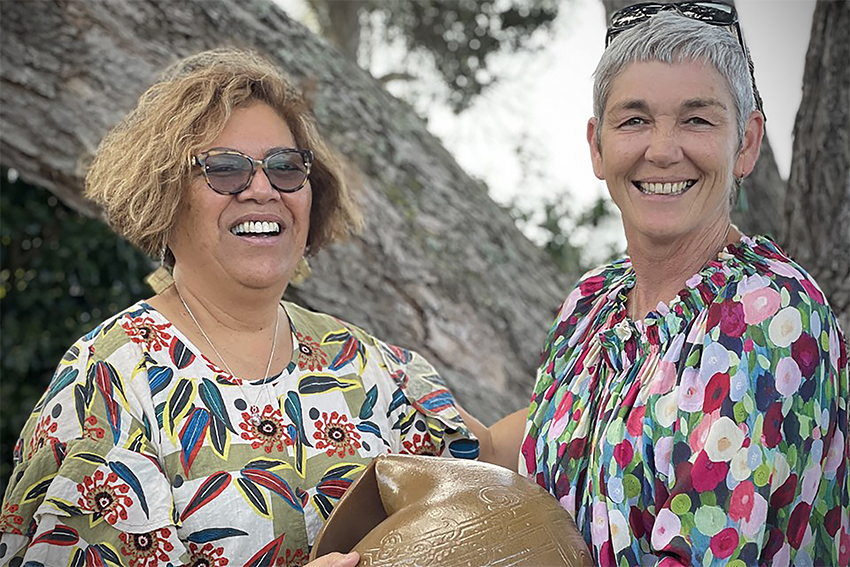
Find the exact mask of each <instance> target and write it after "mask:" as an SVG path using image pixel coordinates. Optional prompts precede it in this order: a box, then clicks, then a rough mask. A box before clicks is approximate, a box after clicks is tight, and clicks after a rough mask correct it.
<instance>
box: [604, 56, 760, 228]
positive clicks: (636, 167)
mask: <svg viewBox="0 0 850 567" xmlns="http://www.w3.org/2000/svg"><path fill="white" fill-rule="evenodd" d="M761 120H762V119H761V115H760V114H758V113H753V116H751V117H750V119H749V120H748V122H747V127H746V131H745V134H744V140H743V142H742V143H741V144H740V147H739V143H738V134H737V130H736V124H735V103H734V100H733V98H732V94H731V93H730V91H729V88H728V86H727V85H726V81H725V80H724V79H723V77H722V76H721V75H720V74H719V73H718V72H717V70H716V69H714V67H713V66H711V65H710V64H704V63H702V62H698V61H686V62H680V63H673V64H668V63H662V62H657V61H648V62H636V63H631V64H630V65H629V66H627V67H626V68H625V69H624V70H623V71H622V72H621V73H620V74H619V75H617V77H616V78H615V79H614V80H613V81H612V82H611V89H610V95H609V97H608V101H607V104H606V107H605V114H604V119H603V121H602V124H601V125H598V124H597V122H596V120H595V119H591V120H590V122H589V123H588V129H587V137H588V143H589V144H590V149H591V157H592V160H593V170H594V173H595V174H596V176H597V177H599V178H600V179H604V180H605V181H606V184H607V186H608V191H609V193H610V194H611V198H612V199H613V200H614V202H615V203H616V205H617V207H618V208H619V209H620V211H621V213H622V216H623V224H624V226H625V229H626V234H627V236H628V235H630V234H632V235H634V234H637V233H639V234H642V235H644V236H646V237H648V238H650V239H664V240H665V241H671V240H675V239H681V238H688V237H696V238H699V237H700V234H701V232H702V231H703V230H705V229H706V228H707V227H710V226H713V225H714V226H716V225H717V223H718V222H725V219H728V217H729V213H730V206H729V200H730V191H731V190H732V186H733V182H734V178H735V177H743V176H745V175H747V174H749V173H750V171H752V168H753V165H754V164H755V160H756V158H757V157H758V147H759V142H760V140H761V135H760V134H761V124H762V123H761ZM597 128H599V129H600V131H599V132H598V134H599V144H598V145H597V142H596V140H597V131H596V129H597Z"/></svg>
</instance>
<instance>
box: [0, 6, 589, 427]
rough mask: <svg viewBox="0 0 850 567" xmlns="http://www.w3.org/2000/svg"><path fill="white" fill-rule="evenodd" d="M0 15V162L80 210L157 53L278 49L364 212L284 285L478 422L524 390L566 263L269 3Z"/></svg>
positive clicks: (364, 77)
mask: <svg viewBox="0 0 850 567" xmlns="http://www.w3.org/2000/svg"><path fill="white" fill-rule="evenodd" d="M0 22H2V32H3V33H2V66H0V81H1V82H0V86H1V87H2V89H1V90H0V97H2V98H1V99H0V120H2V128H3V137H2V141H0V144H2V145H0V156H2V163H3V165H6V166H9V167H13V168H15V169H17V170H18V171H19V172H20V174H21V176H22V177H23V178H24V179H25V180H27V181H29V182H31V183H35V184H39V185H42V186H45V187H47V188H48V189H50V190H51V191H53V192H54V193H55V194H56V195H58V196H60V197H61V198H62V199H63V200H64V201H65V202H67V203H69V204H71V205H73V206H74V207H75V208H76V209H77V210H80V211H84V212H86V213H89V214H95V213H96V211H95V208H94V207H93V206H92V205H91V204H90V203H88V202H86V201H84V200H83V199H82V198H81V197H80V191H81V188H82V183H83V175H84V164H85V163H86V161H87V160H88V159H90V157H91V155H92V154H93V152H94V151H95V149H96V147H97V144H98V142H99V140H100V139H101V137H102V136H103V135H104V133H105V132H106V131H107V129H108V128H110V127H111V126H112V125H114V124H115V123H116V122H117V121H118V120H119V119H120V118H121V117H122V116H123V115H124V114H125V113H126V112H127V111H128V110H129V109H130V108H132V106H133V105H134V104H135V101H136V100H137V98H138V96H139V95H140V94H141V93H142V92H143V90H144V89H145V88H146V87H147V86H148V85H149V84H150V83H151V82H152V81H153V80H154V78H155V77H156V75H157V73H158V71H159V70H160V69H162V68H163V67H164V66H165V65H166V64H168V63H170V62H172V61H174V60H175V59H176V58H178V57H182V56H185V55H188V54H191V53H194V52H197V51H199V50H202V49H207V48H211V47H215V46H219V45H221V44H222V43H224V44H227V43H230V44H236V45H239V46H245V47H251V48H254V49H257V50H258V51H260V52H262V53H265V54H267V55H269V56H270V57H272V58H273V59H274V60H276V61H277V62H278V63H279V64H280V65H281V67H282V68H283V69H284V70H285V71H286V72H287V73H289V74H290V76H291V77H293V78H294V80H295V82H296V83H297V84H300V85H302V87H303V88H304V89H305V90H307V91H309V92H311V93H312V95H311V97H310V98H311V99H312V100H313V102H314V107H315V113H316V116H317V119H318V122H319V125H320V128H321V130H322V131H323V133H324V135H325V137H326V138H327V139H328V141H329V142H330V144H331V145H332V146H333V147H335V148H336V149H337V150H338V152H339V153H340V154H342V155H343V156H345V157H346V161H347V175H348V180H349V181H350V182H351V185H352V186H353V188H354V190H355V194H356V197H357V199H358V200H359V202H360V203H361V204H362V206H363V209H364V216H365V218H366V221H367V222H366V227H365V230H364V231H363V233H362V235H360V236H359V237H357V238H354V239H353V240H351V241H349V242H347V243H343V244H339V245H335V246H332V247H330V248H329V249H327V250H325V251H323V252H321V253H320V254H319V255H318V256H317V257H316V258H315V259H314V260H312V261H311V263H312V268H313V276H312V278H311V279H310V280H308V281H307V282H306V283H305V284H303V285H302V286H300V287H298V288H296V289H292V290H291V292H292V296H293V297H294V298H295V299H296V300H297V301H298V302H300V303H301V304H303V305H306V306H307V307H310V308H313V309H317V310H321V311H326V312H329V313H332V314H334V315H336V316H338V317H341V318H343V319H346V320H349V321H351V322H353V323H355V324H358V325H360V326H362V327H364V328H365V329H367V330H368V331H370V332H372V333H374V334H376V335H377V336H379V337H382V338H385V339H386V340H389V341H391V342H394V343H396V344H400V345H403V346H407V347H410V348H414V349H416V350H418V351H419V352H421V353H422V354H423V355H425V356H426V357H427V358H428V359H429V360H431V362H432V363H433V364H434V365H435V366H436V367H437V369H438V370H439V371H440V372H441V374H442V375H443V377H444V378H445V379H446V380H447V382H448V383H449V385H450V387H452V388H453V389H454V391H455V393H456V394H457V396H458V397H459V399H460V400H461V402H462V403H463V404H464V405H466V406H467V408H468V409H469V410H470V411H472V412H473V413H474V414H477V415H478V416H480V418H481V419H482V420H484V421H486V422H492V421H493V420H495V419H496V418H498V417H501V416H502V415H504V414H505V413H506V412H508V411H512V410H514V409H517V408H519V407H522V406H524V405H525V404H527V403H528V398H529V394H530V391H531V388H532V385H533V380H534V375H535V369H536V366H537V360H538V354H539V352H540V348H541V345H542V344H543V340H544V338H545V335H546V332H547V330H548V328H549V327H550V325H551V323H552V320H553V317H554V313H555V311H556V309H557V308H558V306H559V303H560V302H561V301H562V300H563V298H564V296H565V294H566V292H567V290H568V289H569V287H570V285H571V283H572V282H573V281H574V278H575V274H573V275H571V276H567V275H564V274H559V273H557V272H556V271H555V270H554V269H553V268H552V267H551V264H550V262H549V261H548V260H547V258H546V257H545V256H544V254H543V253H542V251H541V250H540V249H538V248H537V247H536V246H534V245H533V244H532V243H531V242H530V241H529V240H527V239H526V238H525V237H524V236H523V235H522V234H521V233H520V232H519V230H518V229H517V228H516V226H515V224H514V222H513V220H512V219H511V217H510V215H509V214H508V212H507V211H506V210H505V209H503V208H501V207H499V206H498V205H496V204H495V203H494V202H493V201H492V200H491V199H490V198H489V197H488V195H487V191H486V190H485V188H483V187H482V186H481V185H480V184H479V183H477V182H476V181H474V180H472V179H471V178H470V177H469V176H468V175H466V174H465V173H464V172H463V171H462V170H461V168H460V167H459V166H458V165H457V163H456V162H455V160H454V158H453V157H452V156H451V155H450V154H449V153H448V152H447V151H446V150H445V149H444V148H443V147H442V146H441V144H440V143H439V141H437V139H436V138H434V137H433V136H432V135H430V134H429V133H428V132H427V130H426V127H425V125H424V123H423V122H422V121H421V120H420V119H419V118H418V117H416V116H415V115H414V114H413V113H412V111H411V110H410V109H409V108H408V106H407V105H405V104H403V103H401V102H400V101H398V100H396V99H395V98H393V97H392V96H390V95H389V94H388V93H387V92H386V91H384V90H383V88H382V87H381V86H380V84H379V83H378V82H377V81H375V80H374V79H372V78H371V77H370V76H369V75H368V74H367V73H365V72H364V71H362V70H360V69H359V68H357V67H356V66H355V65H354V64H353V63H352V62H350V61H349V60H348V59H347V58H345V57H341V56H340V53H339V52H338V51H337V50H336V49H335V48H333V47H331V46H330V45H329V44H328V43H327V42H324V41H321V40H320V39H318V38H317V37H315V36H314V35H313V34H311V33H310V32H309V31H308V30H306V29H305V28H304V27H302V26H301V25H299V24H298V23H296V22H294V21H292V20H291V19H290V18H289V17H287V15H286V14H285V13H284V12H283V11H282V10H281V9H280V8H279V7H277V6H276V5H275V4H272V3H271V2H268V1H267V0H205V1H203V2H171V1H169V2H155V1H153V0H136V1H133V2H103V1H87V2H78V1H57V2H52V1H51V2H47V1H39V2H33V1H30V2H0Z"/></svg>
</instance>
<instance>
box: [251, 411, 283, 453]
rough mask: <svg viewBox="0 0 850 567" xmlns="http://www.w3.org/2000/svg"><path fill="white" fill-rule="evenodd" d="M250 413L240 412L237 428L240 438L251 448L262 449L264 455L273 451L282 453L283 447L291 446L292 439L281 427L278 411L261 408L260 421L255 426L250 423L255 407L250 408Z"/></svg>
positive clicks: (281, 419) (281, 421)
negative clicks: (239, 421)
mask: <svg viewBox="0 0 850 567" xmlns="http://www.w3.org/2000/svg"><path fill="white" fill-rule="evenodd" d="M251 410H252V412H251V413H249V412H247V411H244V412H242V422H241V423H240V424H239V428H240V429H241V430H242V433H241V435H240V436H241V437H242V439H245V440H246V441H250V442H251V448H252V449H257V448H259V447H262V448H263V449H264V450H265V451H266V453H271V452H272V450H273V449H276V450H278V451H281V452H283V450H284V448H283V447H284V445H292V444H293V442H292V439H291V438H290V437H289V434H288V433H287V432H286V427H285V426H284V425H283V415H281V413H280V410H279V409H275V408H273V407H272V406H271V405H267V406H265V407H264V408H263V412H262V413H261V414H260V416H259V417H260V421H259V423H257V424H256V425H255V424H254V423H252V421H251V417H252V413H253V412H254V411H255V410H257V407H256V406H253V407H252V408H251Z"/></svg>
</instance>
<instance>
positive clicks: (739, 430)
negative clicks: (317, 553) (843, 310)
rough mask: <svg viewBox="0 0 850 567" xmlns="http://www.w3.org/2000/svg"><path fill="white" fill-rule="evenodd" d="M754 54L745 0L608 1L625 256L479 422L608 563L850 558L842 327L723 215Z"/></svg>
mask: <svg viewBox="0 0 850 567" xmlns="http://www.w3.org/2000/svg"><path fill="white" fill-rule="evenodd" d="M751 69H752V67H751V66H750V65H749V61H748V55H747V51H746V47H745V46H744V42H743V35H742V33H741V29H740V27H739V25H738V21H737V16H736V14H735V10H734V8H733V7H732V6H729V5H727V4H722V3H718V2H681V3H677V4H657V3H649V4H638V5H634V6H630V7H627V8H624V9H623V10H621V11H619V12H617V13H615V14H614V16H613V18H612V23H611V26H610V27H609V29H608V34H607V37H606V50H605V54H604V55H603V57H602V60H601V61H600V63H599V66H598V67H597V70H596V74H595V79H596V82H595V87H594V114H595V115H594V117H592V118H591V119H590V120H589V122H588V126H587V141H588V144H589V146H590V153H591V159H592V162H593V169H594V172H595V173H596V175H597V177H599V178H600V179H604V180H605V182H606V184H607V186H608V190H609V192H610V194H611V197H612V199H613V200H614V202H615V203H616V205H617V207H618V208H619V209H620V211H621V213H622V219H623V227H624V229H625V233H626V239H627V242H628V256H626V257H625V258H623V259H621V260H618V261H615V262H613V263H611V264H608V265H606V266H602V267H600V268H597V269H595V270H593V271H591V272H589V273H587V274H585V275H584V276H583V277H582V278H581V280H580V281H579V283H578V284H577V285H576V287H575V289H573V291H572V293H570V295H569V297H568V298H567V300H566V302H565V303H564V305H563V307H562V308H561V311H560V313H559V314H558V316H557V319H556V320H555V323H554V324H553V326H552V329H551V331H550V333H549V337H548V339H547V340H546V343H545V345H544V349H543V354H542V357H541V364H540V368H539V370H538V374H537V383H536V385H535V388H534V393H533V395H532V398H531V404H530V406H529V408H528V410H527V411H521V412H518V413H516V414H513V415H511V416H508V417H507V418H505V419H504V420H502V421H500V422H498V423H497V424H496V425H494V426H493V427H492V428H490V429H485V428H483V427H480V426H478V425H477V424H476V425H475V426H473V431H475V433H476V434H477V435H478V436H479V438H480V439H481V444H482V451H481V455H482V458H483V459H485V460H490V461H493V462H497V463H501V464H504V465H505V466H509V467H511V468H514V467H517V466H518V469H519V471H520V472H521V473H525V474H526V475H527V476H528V477H529V478H531V479H533V480H535V481H536V482H538V483H539V484H540V485H541V486H543V487H544V488H546V489H547V490H549V491H550V492H551V493H552V494H553V495H554V496H555V497H556V498H558V499H559V501H560V502H561V504H562V506H563V507H564V508H566V509H567V510H568V511H569V512H570V513H572V514H573V516H574V517H575V520H576V524H577V526H578V528H579V530H580V531H581V532H582V535H583V536H584V538H585V540H586V541H587V543H588V544H589V545H590V548H591V551H592V553H593V555H594V560H595V561H596V563H597V564H599V565H661V566H665V567H667V566H674V565H694V564H703V565H708V564H711V565H765V564H769V565H789V564H793V565H848V564H850V494H848V489H850V483H848V467H847V463H848V457H849V456H850V449H849V448H848V444H847V440H848V428H850V424H848V412H847V400H848V399H850V393H848V376H847V354H846V350H845V342H844V336H843V334H842V332H841V329H840V328H839V326H838V322H837V321H836V317H835V314H834V313H833V312H832V309H830V307H829V304H828V303H827V300H826V298H825V297H824V296H823V294H822V292H821V291H820V289H819V288H818V286H817V284H816V283H815V282H814V280H813V279H812V278H811V276H809V275H808V274H807V273H806V271H805V270H804V269H803V268H802V267H800V266H799V265H798V264H797V263H795V262H794V261H793V260H791V259H790V258H789V257H788V256H787V255H786V254H785V252H783V251H782V249H780V248H779V246H778V245H777V244H776V243H775V242H773V241H772V240H771V239H770V238H768V237H765V236H754V237H750V236H746V235H743V234H741V233H740V232H739V231H738V229H737V228H736V227H735V226H734V225H732V223H731V220H730V209H731V202H732V200H733V199H732V196H733V193H734V191H735V187H736V186H737V185H738V184H739V183H740V180H741V179H742V178H744V177H746V176H747V175H749V174H750V172H751V171H752V170H753V167H754V165H755V162H756V159H757V158H758V154H759V147H760V145H761V140H762V135H763V130H764V120H765V119H764V115H763V113H762V112H761V104H760V100H759V98H758V95H757V91H755V89H754V79H753V76H752V74H751ZM520 453H521V454H520Z"/></svg>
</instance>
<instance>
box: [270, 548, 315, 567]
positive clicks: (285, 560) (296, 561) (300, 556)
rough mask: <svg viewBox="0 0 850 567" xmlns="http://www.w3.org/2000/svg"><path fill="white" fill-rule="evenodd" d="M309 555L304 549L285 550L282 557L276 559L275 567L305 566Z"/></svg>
mask: <svg viewBox="0 0 850 567" xmlns="http://www.w3.org/2000/svg"><path fill="white" fill-rule="evenodd" d="M309 558H310V554H309V553H307V550H306V549H301V548H298V549H287V550H286V553H285V554H284V555H283V556H282V557H278V558H277V562H275V565H276V566H277V567H304V565H307V560H308V559H309Z"/></svg>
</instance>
